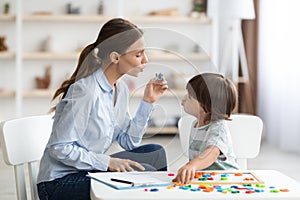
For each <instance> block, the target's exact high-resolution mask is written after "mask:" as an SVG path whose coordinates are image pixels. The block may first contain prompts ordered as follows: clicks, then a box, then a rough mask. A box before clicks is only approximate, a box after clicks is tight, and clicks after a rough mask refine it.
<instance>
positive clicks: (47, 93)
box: [23, 89, 186, 98]
mask: <svg viewBox="0 0 300 200" xmlns="http://www.w3.org/2000/svg"><path fill="white" fill-rule="evenodd" d="M54 92H55V91H54V90H48V89H33V90H24V91H23V97H37V98H38V97H50V98H51V97H52V96H53V94H54ZM185 94H186V91H185V90H170V89H169V90H167V91H166V93H165V94H164V95H163V96H162V97H177V96H178V97H182V96H184V95H185ZM143 95H144V91H143V90H141V91H136V92H132V93H131V94H130V97H139V98H140V97H143Z"/></svg>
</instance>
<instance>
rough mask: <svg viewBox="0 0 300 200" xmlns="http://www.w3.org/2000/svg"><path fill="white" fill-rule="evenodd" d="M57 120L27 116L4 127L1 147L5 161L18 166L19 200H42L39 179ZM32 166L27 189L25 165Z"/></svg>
mask: <svg viewBox="0 0 300 200" xmlns="http://www.w3.org/2000/svg"><path fill="white" fill-rule="evenodd" d="M52 123H53V120H52V118H51V116H50V115H40V116H32V117H24V118H19V119H14V120H8V121H4V122H2V123H1V124H0V145H1V149H2V153H3V158H4V161H5V163H6V164H7V165H11V166H14V173H15V181H16V190H17V198H18V199H19V200H23V199H27V191H26V188H27V189H29V188H30V195H31V199H38V195H37V187H36V179H37V172H38V161H39V160H40V159H41V157H42V154H43V152H44V149H45V147H46V144H47V142H48V139H49V137H50V134H51V130H52ZM25 165H28V171H29V174H28V175H29V186H27V187H26V175H25V173H24V166H25ZM28 193H29V192H28Z"/></svg>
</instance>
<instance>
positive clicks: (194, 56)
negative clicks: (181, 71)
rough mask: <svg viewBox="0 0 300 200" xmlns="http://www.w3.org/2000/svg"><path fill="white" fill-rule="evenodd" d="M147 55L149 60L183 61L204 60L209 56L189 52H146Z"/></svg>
mask: <svg viewBox="0 0 300 200" xmlns="http://www.w3.org/2000/svg"><path fill="white" fill-rule="evenodd" d="M147 56H148V57H149V60H150V61H151V60H159V61H180V60H182V61H184V60H194V61H206V60H209V59H210V57H209V56H208V55H207V54H206V53H189V54H186V53H185V54H182V55H181V54H177V55H176V54H171V53H155V54H154V53H148V54H147Z"/></svg>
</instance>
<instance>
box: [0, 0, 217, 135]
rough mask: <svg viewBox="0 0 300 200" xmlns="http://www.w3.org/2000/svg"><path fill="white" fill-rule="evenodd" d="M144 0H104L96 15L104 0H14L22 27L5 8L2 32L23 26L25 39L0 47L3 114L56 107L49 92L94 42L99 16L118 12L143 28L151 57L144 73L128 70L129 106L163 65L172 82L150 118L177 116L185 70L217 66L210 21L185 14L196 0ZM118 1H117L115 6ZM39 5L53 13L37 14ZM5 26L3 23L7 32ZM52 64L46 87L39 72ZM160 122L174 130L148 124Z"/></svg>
mask: <svg viewBox="0 0 300 200" xmlns="http://www.w3.org/2000/svg"><path fill="white" fill-rule="evenodd" d="M142 1H145V0H140V1H135V3H137V4H138V6H140V10H137V9H136V5H132V7H131V6H128V5H125V4H126V3H127V2H129V0H118V1H117V0H110V1H108V0H106V1H104V14H105V15H103V16H99V15H97V9H96V8H97V7H98V4H99V2H86V1H85V2H81V1H72V3H74V4H77V5H78V6H81V8H82V14H80V15H66V14H65V13H64V12H65V8H66V3H65V2H61V1H58V0H55V1H50V0H48V1H43V3H41V2H40V1H38V0H29V1H26V3H25V2H22V5H21V0H18V1H16V2H15V4H13V5H12V6H15V7H17V5H18V4H20V5H21V8H20V9H18V10H17V11H16V12H17V13H16V15H19V16H21V22H19V26H21V28H19V29H16V28H15V27H16V25H15V24H16V17H15V16H16V15H15V14H12V15H8V16H6V15H5V16H4V15H0V27H1V28H0V35H3V34H4V35H6V37H7V38H8V40H9V41H12V40H14V38H15V37H16V34H20V35H21V43H22V45H18V44H16V43H14V42H9V48H10V51H8V52H0V74H1V75H0V76H1V80H0V103H1V104H0V106H1V114H0V120H3V119H7V118H11V117H16V116H18V115H20V116H25V115H34V114H43V113H46V112H47V111H48V110H49V108H50V107H51V102H50V100H51V98H52V95H53V93H54V91H55V90H56V89H57V88H58V87H59V85H60V84H61V82H62V81H63V80H64V79H65V78H66V77H67V76H68V75H70V74H71V73H72V72H73V70H74V69H75V67H76V64H77V59H78V56H79V53H78V51H76V50H77V49H80V48H82V47H84V46H86V45H87V44H89V43H92V42H93V41H94V40H95V38H96V37H97V34H98V32H99V30H100V28H101V26H102V24H103V23H104V22H106V21H108V20H109V19H111V18H112V17H115V16H118V15H120V13H122V15H123V16H124V18H126V19H128V20H130V21H132V22H133V23H135V24H137V25H138V26H139V27H141V28H142V29H143V30H144V32H145V39H146V51H147V54H148V57H149V63H148V64H147V68H146V70H145V71H144V73H142V74H141V76H140V77H139V78H137V79H132V78H130V77H128V76H125V77H124V80H125V81H127V82H128V83H130V84H132V85H131V86H133V88H134V90H133V91H132V95H131V97H130V98H131V106H130V110H131V111H132V112H134V111H135V109H136V106H137V104H138V101H139V99H140V98H141V97H142V88H143V86H144V85H145V84H146V83H147V82H148V80H149V79H150V78H152V77H153V76H154V75H155V73H158V72H162V73H164V75H165V76H166V78H167V80H168V82H169V83H170V90H169V91H168V92H167V93H166V95H164V97H163V98H162V99H161V100H159V102H158V104H157V109H156V111H155V113H154V118H156V119H154V118H153V121H155V120H156V124H157V123H158V122H157V121H161V120H162V121H165V122H166V123H168V119H171V118H172V119H173V118H174V119H175V118H176V116H178V115H181V114H182V112H183V111H182V109H181V105H180V101H181V98H182V96H183V95H184V93H185V91H184V87H185V83H186V80H187V78H189V77H190V76H192V75H194V74H195V73H199V72H203V71H211V70H214V69H212V68H214V66H213V65H212V63H211V60H210V56H211V52H213V50H212V47H211V41H212V38H211V35H212V29H211V21H210V19H208V18H202V19H191V18H189V17H188V16H187V14H188V12H189V10H190V9H191V2H192V1H190V5H187V2H182V1H178V0H166V1H165V2H163V3H162V2H161V1H157V0H154V1H153V2H152V3H153V5H151V6H152V8H151V6H149V5H147V4H148V3H146V2H144V3H145V4H143V3H141V2H142ZM130 3H134V2H131V1H130ZM155 4H157V5H160V6H161V7H159V6H158V7H157V5H155ZM20 5H19V6H20ZM124 5H125V6H124ZM147 6H149V8H147ZM113 7H116V9H117V11H116V10H114V9H113ZM129 7H130V8H129ZM168 7H177V8H178V9H179V11H180V16H155V17H153V16H147V15H145V14H146V13H148V12H149V11H151V9H152V10H154V8H155V9H157V10H159V9H164V8H168ZM133 8H135V10H133ZM41 11H43V12H44V13H45V12H47V13H49V12H50V13H51V14H43V15H41V14H36V13H37V12H39V13H41ZM2 27H5V30H6V31H5V32H3V28H2ZM48 37H51V40H52V45H53V46H52V49H51V52H41V51H40V49H41V44H42V42H43V41H44V40H45V39H46V38H48ZM199 46H201V48H199ZM18 47H21V48H22V49H21V53H20V55H21V59H20V60H19V61H18V58H17V57H18V56H17V54H16V52H17V50H16V48H18ZM17 62H20V68H18V67H16V66H17ZM47 66H51V70H52V82H51V84H50V87H49V89H47V90H37V89H36V84H35V77H37V76H43V74H44V71H45V68H46V67H47ZM183 74H184V76H183ZM176 75H177V76H176ZM15 77H20V78H21V80H20V84H16V83H14V82H16V81H15ZM176 81H177V82H179V83H182V84H181V86H180V87H178V86H177V88H176V87H175V86H176ZM18 97H19V98H18ZM17 104H19V105H20V106H17ZM159 123H161V122H159ZM157 130H159V132H162V133H170V132H172V133H174V132H176V131H177V129H176V128H174V127H168V128H164V129H163V130H162V129H160V128H159V127H158V128H157V127H156V128H154V129H151V130H150V129H149V132H156V131H157Z"/></svg>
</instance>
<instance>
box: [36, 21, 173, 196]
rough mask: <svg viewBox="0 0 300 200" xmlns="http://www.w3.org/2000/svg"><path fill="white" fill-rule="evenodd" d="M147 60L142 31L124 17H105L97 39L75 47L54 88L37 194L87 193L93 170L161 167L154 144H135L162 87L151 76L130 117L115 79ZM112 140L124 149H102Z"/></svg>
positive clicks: (138, 68) (159, 150) (162, 160)
mask: <svg viewBox="0 0 300 200" xmlns="http://www.w3.org/2000/svg"><path fill="white" fill-rule="evenodd" d="M147 62H148V59H147V56H146V55H145V51H144V43H143V32H142V31H141V30H140V29H139V28H138V27H137V26H135V25H134V24H132V23H130V22H129V21H127V20H124V19H120V18H116V19H112V20H110V21H108V22H107V23H105V24H104V25H103V27H102V29H101V30H100V33H99V35H98V38H97V40H96V41H95V42H94V43H92V44H90V45H88V46H87V47H86V48H85V49H84V50H83V51H82V53H81V55H80V57H79V61H78V65H77V68H76V70H75V72H74V73H73V74H72V76H71V78H70V79H68V80H66V81H64V82H63V83H62V85H61V87H60V88H59V89H58V90H57V91H56V93H55V94H54V97H53V100H54V99H56V98H58V97H60V101H59V103H58V104H57V106H55V107H54V108H53V109H52V110H53V111H55V116H54V124H53V128H52V134H51V137H50V139H49V142H48V144H47V146H46V149H45V151H44V155H43V157H42V159H41V163H40V171H39V175H38V193H39V197H40V199H41V200H42V199H89V198H90V197H89V193H90V179H89V178H88V177H86V174H87V173H88V172H93V171H104V172H105V171H112V172H114V171H116V172H125V171H133V170H167V168H166V165H167V163H166V155H165V151H164V149H163V148H162V147H161V146H160V145H155V144H148V145H143V146H139V144H140V142H141V139H142V136H143V134H144V132H145V129H146V127H147V125H148V120H149V117H150V114H151V112H152V110H153V105H152V103H154V102H155V101H156V100H157V99H158V98H159V97H160V96H161V95H162V94H163V93H164V92H165V90H166V89H167V88H168V86H167V83H166V81H165V79H164V77H163V78H162V80H156V79H155V78H153V79H151V80H150V81H149V82H148V84H147V85H146V88H145V91H144V96H143V99H142V101H141V103H140V105H139V108H138V110H137V112H136V115H135V117H134V118H131V117H130V116H129V113H128V97H129V92H128V88H127V85H126V84H125V83H124V82H122V81H121V80H120V78H121V77H122V76H123V75H124V74H128V75H131V76H134V77H137V76H138V75H139V73H140V72H142V71H143V70H144V68H145V64H146V63H147ZM113 141H117V142H118V143H119V144H120V146H121V147H123V148H124V149H125V150H126V151H124V152H119V153H116V154H114V155H111V156H109V155H106V154H104V153H105V152H106V151H107V150H108V149H109V147H110V146H111V144H112V142H113Z"/></svg>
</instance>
